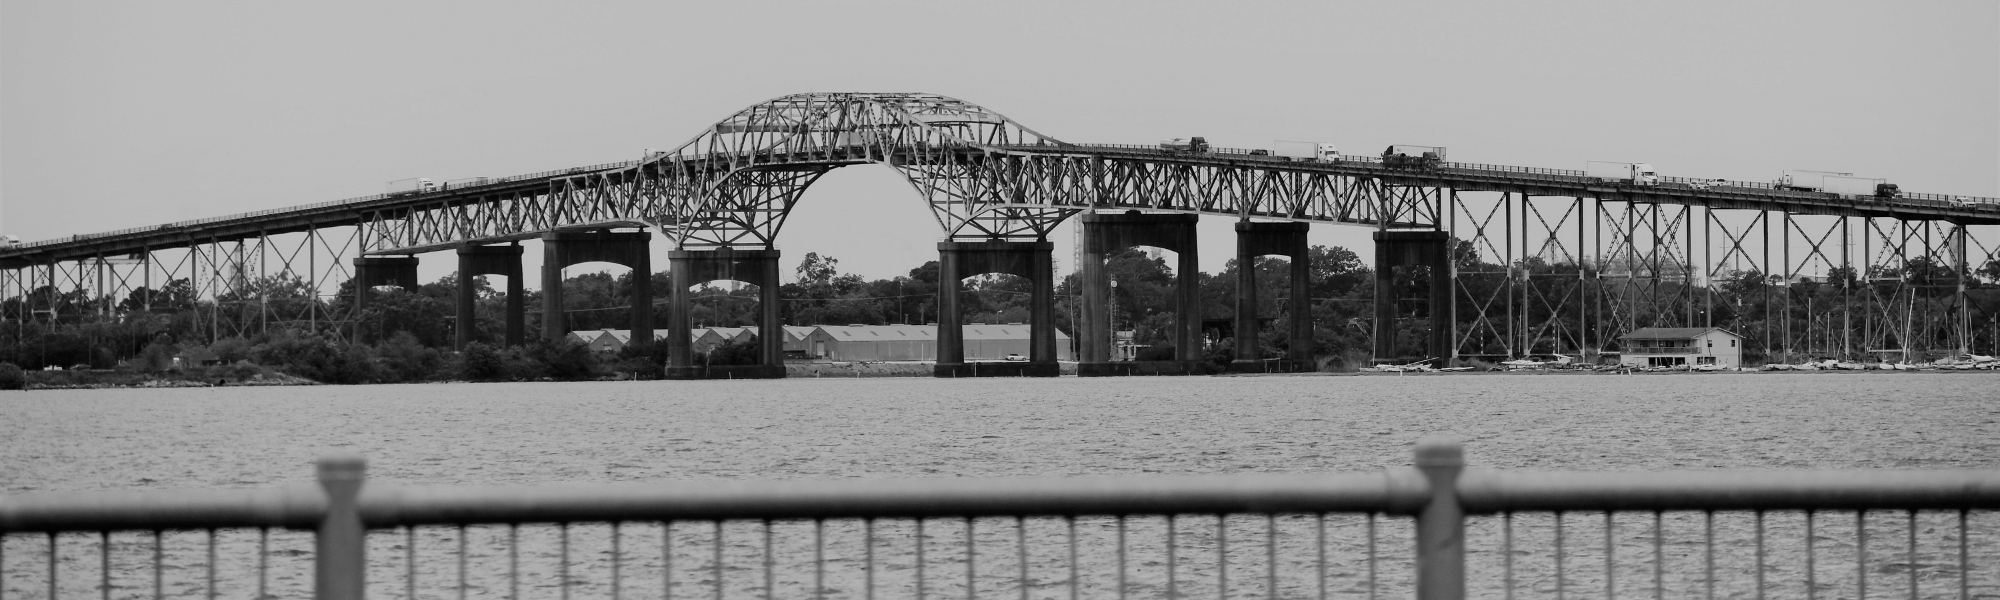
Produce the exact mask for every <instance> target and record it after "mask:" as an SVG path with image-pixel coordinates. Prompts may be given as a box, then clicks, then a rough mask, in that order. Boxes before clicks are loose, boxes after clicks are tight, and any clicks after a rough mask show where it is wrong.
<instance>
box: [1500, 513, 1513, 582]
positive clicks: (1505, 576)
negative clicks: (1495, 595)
mask: <svg viewBox="0 0 2000 600" xmlns="http://www.w3.org/2000/svg"><path fill="white" fill-rule="evenodd" d="M1500 551H1501V554H1500V589H1501V593H1500V596H1501V597H1502V598H1504V599H1505V600H1514V511H1507V512H1503V513H1500Z"/></svg>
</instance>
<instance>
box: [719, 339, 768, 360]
mask: <svg viewBox="0 0 2000 600" xmlns="http://www.w3.org/2000/svg"><path fill="white" fill-rule="evenodd" d="M762 362H763V361H762V360H761V359H760V357H758V356H757V336H754V335H753V336H750V337H748V338H745V339H744V340H743V341H740V342H739V341H734V340H731V341H730V342H729V343H726V344H723V345H721V346H716V348H715V349H714V350H710V351H708V364H711V365H755V364H761V363H762Z"/></svg>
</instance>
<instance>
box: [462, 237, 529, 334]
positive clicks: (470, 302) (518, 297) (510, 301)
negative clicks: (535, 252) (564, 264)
mask: <svg viewBox="0 0 2000 600" xmlns="http://www.w3.org/2000/svg"><path fill="white" fill-rule="evenodd" d="M522 253H523V249H522V248H521V247H520V246H518V245H507V246H463V247H460V248H459V249H458V329H457V331H456V335H455V336H454V337H453V340H452V342H453V344H452V347H453V349H455V350H464V349H465V345H466V344H470V343H472V340H473V337H474V333H475V332H476V330H477V329H478V327H479V324H478V319H476V318H475V316H476V315H475V314H474V312H475V308H476V307H477V301H478V298H477V297H475V292H477V290H476V289H474V288H473V285H472V280H473V278H474V277H478V276H481V275H499V276H501V277H506V278H507V316H506V320H507V334H506V338H505V343H506V345H508V346H519V345H521V344H522V343H525V341H526V340H525V338H526V335H527V310H526V309H525V308H524V307H525V306H526V305H525V304H524V303H523V298H522V296H523V295H524V294H525V292H524V288H525V287H526V285H525V284H526V282H524V281H522V280H521V256H522Z"/></svg>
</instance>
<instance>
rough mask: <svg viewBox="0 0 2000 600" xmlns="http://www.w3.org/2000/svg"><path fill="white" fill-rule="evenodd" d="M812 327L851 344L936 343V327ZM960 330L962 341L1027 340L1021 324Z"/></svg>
mask: <svg viewBox="0 0 2000 600" xmlns="http://www.w3.org/2000/svg"><path fill="white" fill-rule="evenodd" d="M813 328H814V329H819V330H821V331H825V332H826V334H827V335H829V336H832V337H833V338H834V339H837V340H855V341H916V340H936V339H937V329H938V328H937V326H936V325H814V326H813ZM960 331H962V332H963V334H962V335H963V336H964V338H965V340H966V341H979V340H1025V339H1028V326H1027V325H1022V324H1008V325H965V326H963V327H961V328H960ZM1056 339H1058V340H1067V339H1069V335H1068V334H1065V333H1063V332H1062V330H1056Z"/></svg>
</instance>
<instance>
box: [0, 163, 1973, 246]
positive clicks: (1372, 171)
mask: <svg viewBox="0 0 2000 600" xmlns="http://www.w3.org/2000/svg"><path fill="white" fill-rule="evenodd" d="M910 151H911V150H905V152H910ZM956 151H958V152H963V153H968V154H982V153H983V154H988V155H991V154H993V153H1002V154H1013V155H1027V156H1051V157H1055V156H1059V157H1064V158H1070V159H1076V158H1086V159H1100V160H1105V161H1121V162H1142V163H1153V164H1159V165H1188V166H1197V167H1226V168H1239V169H1252V170H1257V171H1268V172H1299V173H1315V174H1323V175H1333V176H1341V177H1350V178H1355V179H1361V180H1368V179H1372V180H1378V181H1381V182H1383V183H1385V184H1388V185H1391V186H1408V187H1427V188H1440V189H1450V190H1456V191H1480V192H1512V193H1519V194H1528V195H1534V196H1555V197H1585V198H1596V199H1600V200H1606V201H1614V202H1634V203H1653V204H1672V205H1695V206H1703V207H1708V208H1713V209H1735V210H1764V211H1774V212H1786V213H1792V214H1811V215H1844V216H1853V217H1880V218H1895V219H1901V220H1911V221H1927V220H1937V221H1949V222H1952V223H1956V224H1959V225H1994V224H2000V199H1995V198H1985V197H1965V196H1951V195H1942V194H1924V193H1904V194H1903V195H1902V196H1901V197H1899V198H1895V199H1877V198H1871V197H1855V196H1847V197H1842V196H1839V195H1835V194H1826V193H1815V192H1800V191H1793V190H1781V189H1775V188H1774V186H1773V184H1769V183H1757V182H1741V181H1729V182H1724V183H1722V184H1719V185H1714V186H1707V185H1704V184H1703V182H1707V181H1711V180H1707V179H1696V178H1679V177H1668V178H1665V179H1664V181H1663V182H1662V183H1661V184H1659V185H1655V186H1633V185H1618V184H1611V183H1607V182H1604V181H1602V180H1599V179H1597V178H1593V177H1588V176H1585V175H1584V173H1583V172H1582V171H1574V170H1564V169H1545V168H1532V167H1515V166H1503V165H1487V164H1471V163H1445V164H1444V166H1442V167H1437V168H1428V169H1413V168H1391V167H1385V166H1383V165H1382V164H1381V161H1380V160H1379V159H1377V158H1375V157H1368V156H1343V157H1342V158H1341V160H1339V161H1338V162H1301V161H1291V160H1287V159H1285V158H1282V157H1277V156H1268V155H1255V154H1251V151H1250V150H1246V149H1236V148H1216V149H1212V150H1211V151H1210V152H1207V153H1200V154H1193V153H1185V152H1172V151H1166V150H1162V149H1160V148H1157V147H1152V146H1137V145H1118V144H1060V145H1007V146H992V147H975V148H960V149H956ZM898 159H899V157H897V156H890V157H886V160H883V159H882V158H880V157H877V158H870V157H869V156H868V153H867V152H866V151H854V152H849V153H846V154H844V155H843V154H841V153H838V152H831V153H830V152H825V151H814V152H800V153H795V154H790V155H771V154H769V153H765V154H762V155H744V156H739V157H736V160H737V161H740V162H738V164H740V165H742V166H744V167H748V168H749V169H776V168H786V167H788V166H790V167H798V166H806V165H815V166H822V167H838V166H847V165H854V164H864V163H870V162H890V163H895V162H896V161H897V160H898ZM637 165H639V162H638V161H631V162H621V163H610V164H600V165H592V166H587V167H576V168H570V169H561V170H554V171H544V172H540V173H532V174H527V175H517V176H513V177H502V178H497V179H494V180H490V181H488V182H486V183H483V184H480V185H475V186H468V187H463V188H457V189H446V190H441V191H438V192H432V193H425V194H393V195H392V194H380V195H374V196H365V197H360V198H351V199H347V200H337V201H332V202H322V203H317V204H308V205H303V206H294V207H288V208H278V209H271V210H263V211H256V212H250V213H242V214H236V215H229V216H223V217H213V218H206V219H196V220H190V221H180V222H175V223H168V224H163V225H157V226H150V227H137V228H131V229H123V230H118V231H111V232H104V233H93V234H82V235H72V236H67V237H62V238H55V239H47V240H41V241H35V242H28V243H24V244H20V245H17V246H13V247H9V248H0V268H21V267H26V266H30V265H34V264H46V263H50V262H58V261H68V260H83V259H90V258H95V257H106V256H123V255H130V254H138V253H142V252H147V251H153V250H162V249H172V248H182V247H189V246H193V245H198V244H210V243H217V242H229V241H235V240H241V239H249V238H255V237H260V236H271V235H279V234H285V233H294V232H300V231H306V230H309V229H327V228H337V227H352V226H359V225H363V224H365V223H368V222H370V221H379V220H381V219H384V218H388V219H397V218H407V217H408V216H409V215H414V214H417V213H418V212H420V211H425V210H434V209H437V208H440V207H463V206H468V205H474V204H479V203H483V202H490V201H494V200H495V199H499V198H507V197H514V198H518V197H535V196H544V195H551V192H550V188H551V186H552V185H553V184H554V183H555V182H558V181H561V180H565V179H569V178H575V177H579V176H586V175H609V176H613V177H615V176H616V174H617V173H619V172H627V173H629V172H631V170H632V169H633V167H635V166H637ZM691 168H698V167H691ZM1048 207H1049V208H1075V209H1084V208H1099V209H1118V210H1123V209H1153V210H1165V211H1177V212H1190V213H1205V214H1218V215H1226V216H1236V217H1244V216H1248V217H1258V218H1268V219H1280V220H1292V221H1301V222H1342V223H1348V224H1358V225H1370V226H1373V225H1376V223H1373V222H1369V221H1366V220H1357V219H1351V218H1340V217H1339V216H1336V215H1326V214H1274V213H1270V212H1248V211H1241V210H1239V211H1221V210H1202V209H1189V208H1186V207H1175V206H1159V205H1140V204H1133V203H1123V202H1118V203H1112V204H1099V205H1097V206H1094V207H1093V206H1091V205H1090V202H1089V201H1088V199H1077V200H1076V201H1074V202H1070V203H1066V204H1053V203H1052V204H1050V205H1048ZM626 217H627V218H612V219H605V220H601V221H595V222H583V223H576V222H568V223H546V224H544V226H542V227H539V228H526V227H524V228H521V229H520V230H519V231H511V232H506V233H503V234H499V235H489V236H479V237H468V238H465V239H458V240H452V241H451V242H447V243H435V244H427V245H422V246H404V247H386V248H371V249H366V250H365V252H364V253H365V254H371V255H384V254H417V253H423V252H430V251H439V250H446V249H449V248H451V247H454V246H457V245H460V244H465V243H472V244H483V243H495V242H505V241H511V240H521V239H529V238H534V237H538V236H539V235H540V234H541V233H543V232H545V231H552V230H561V229H584V228H602V227H607V226H615V227H644V226H646V225H647V223H646V222H645V220H644V218H643V217H642V216H639V215H626ZM1395 225H1398V226H1425V227H1428V226H1429V224H1427V223H1395Z"/></svg>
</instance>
